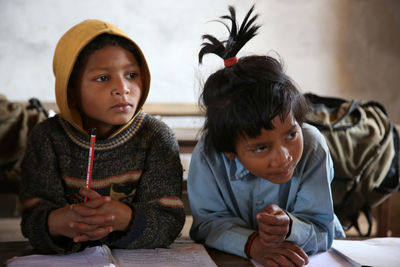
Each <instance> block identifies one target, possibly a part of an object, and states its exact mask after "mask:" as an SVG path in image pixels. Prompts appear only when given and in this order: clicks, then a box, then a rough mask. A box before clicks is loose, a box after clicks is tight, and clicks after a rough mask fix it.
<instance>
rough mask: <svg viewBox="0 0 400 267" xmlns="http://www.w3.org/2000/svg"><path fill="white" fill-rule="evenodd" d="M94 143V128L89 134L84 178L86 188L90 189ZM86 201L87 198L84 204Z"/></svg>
mask: <svg viewBox="0 0 400 267" xmlns="http://www.w3.org/2000/svg"><path fill="white" fill-rule="evenodd" d="M95 142H96V128H92V130H91V133H90V148H89V162H88V170H87V176H86V188H89V189H90V183H91V181H92V168H93V155H94V144H95ZM86 201H87V197H85V203H86Z"/></svg>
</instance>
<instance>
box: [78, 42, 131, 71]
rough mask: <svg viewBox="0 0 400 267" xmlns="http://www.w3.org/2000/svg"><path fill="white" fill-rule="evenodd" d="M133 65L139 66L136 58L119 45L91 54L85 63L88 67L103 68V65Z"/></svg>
mask: <svg viewBox="0 0 400 267" xmlns="http://www.w3.org/2000/svg"><path fill="white" fill-rule="evenodd" d="M121 63H123V64H133V65H138V63H137V60H136V58H135V56H134V55H133V54H132V53H131V52H130V51H128V50H126V49H125V48H123V47H121V46H119V45H106V46H104V47H102V48H100V49H97V50H96V51H94V52H93V53H91V54H90V55H89V56H88V57H87V60H86V62H85V66H86V67H89V68H90V67H99V66H100V67H101V65H102V64H104V65H106V64H110V65H113V64H121Z"/></svg>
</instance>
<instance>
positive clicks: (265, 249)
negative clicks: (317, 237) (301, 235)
mask: <svg viewBox="0 0 400 267" xmlns="http://www.w3.org/2000/svg"><path fill="white" fill-rule="evenodd" d="M257 221H258V233H259V235H258V236H257V237H256V238H255V239H254V241H253V243H252V245H251V247H250V256H251V258H253V259H254V260H256V261H257V262H259V263H261V264H263V265H265V266H277V267H279V266H293V265H295V266H303V265H305V264H307V263H308V257H307V254H306V253H305V252H304V251H303V249H301V248H300V247H299V246H297V245H296V244H294V243H291V242H287V241H285V239H286V236H287V234H288V232H289V225H290V218H289V216H288V215H287V214H286V213H285V212H284V211H283V210H282V209H281V208H280V207H279V206H277V205H275V204H271V205H268V206H267V207H266V208H265V209H264V211H263V212H261V213H259V214H257Z"/></svg>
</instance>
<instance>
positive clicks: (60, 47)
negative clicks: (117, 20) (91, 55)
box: [53, 19, 150, 138]
mask: <svg viewBox="0 0 400 267" xmlns="http://www.w3.org/2000/svg"><path fill="white" fill-rule="evenodd" d="M103 33H107V34H111V35H117V36H121V37H124V38H125V39H127V40H129V41H131V42H132V44H133V45H134V46H135V47H136V49H137V51H138V54H139V55H140V57H141V59H140V61H141V66H140V70H141V76H142V96H141V99H140V101H139V104H138V107H137V110H136V113H135V114H137V112H138V111H139V110H140V109H141V107H142V106H143V104H144V102H145V101H146V98H147V95H148V93H149V88H150V71H149V68H148V66H147V62H146V59H145V57H144V55H143V53H142V51H141V50H140V48H139V46H138V45H137V44H136V43H135V42H134V41H133V40H132V39H131V38H130V37H129V36H128V35H127V34H126V33H125V32H123V31H122V30H121V29H119V28H117V27H116V26H114V25H112V24H110V23H107V22H104V21H101V20H96V19H89V20H85V21H83V22H81V23H79V24H77V25H75V26H73V27H72V28H71V29H70V30H68V31H67V32H66V33H65V34H64V35H63V36H62V37H61V39H60V40H59V41H58V44H57V47H56V50H55V52H54V58H53V72H54V76H55V80H56V84H55V92H56V101H57V105H58V108H59V112H60V116H61V117H62V118H63V119H65V120H67V121H68V122H69V123H71V124H72V125H73V126H74V127H75V128H76V129H78V130H79V131H80V132H82V133H84V134H88V133H87V132H86V131H85V130H84V129H83V125H82V118H81V114H80V113H79V111H78V110H77V109H76V108H70V107H69V106H68V94H67V90H68V81H69V77H70V75H71V72H72V70H73V68H74V65H75V61H76V59H77V58H78V56H79V53H80V52H81V51H82V49H83V48H85V46H86V45H87V44H88V43H89V42H90V41H92V40H93V39H94V38H96V37H97V36H98V35H100V34H103ZM138 60H139V59H138ZM134 118H135V116H133V118H132V119H131V120H130V121H129V122H128V123H127V124H126V125H123V126H121V127H120V128H119V129H118V130H117V131H116V132H114V133H113V134H111V136H110V138H111V137H113V136H115V135H117V134H118V133H120V132H121V131H123V130H124V129H126V128H127V127H128V126H129V125H130V124H131V123H132V121H133V120H134Z"/></svg>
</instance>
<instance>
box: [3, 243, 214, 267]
mask: <svg viewBox="0 0 400 267" xmlns="http://www.w3.org/2000/svg"><path fill="white" fill-rule="evenodd" d="M7 266H9V267H25V266H30V267H43V266H57V267H83V266H84V267H136V266H146V267H180V266H185V267H186V266H193V267H196V266H199V267H203V266H210V267H216V266H217V265H215V263H214V261H213V260H212V259H211V257H210V256H209V255H208V253H207V251H206V249H205V248H204V246H203V245H201V244H196V243H184V244H176V245H175V246H174V247H173V248H170V249H166V248H157V249H113V250H112V251H110V249H109V248H108V247H107V246H105V245H103V246H97V247H92V248H86V249H85V250H83V251H81V252H77V253H72V254H68V255H30V256H23V257H15V258H12V259H9V260H8V261H7Z"/></svg>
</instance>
